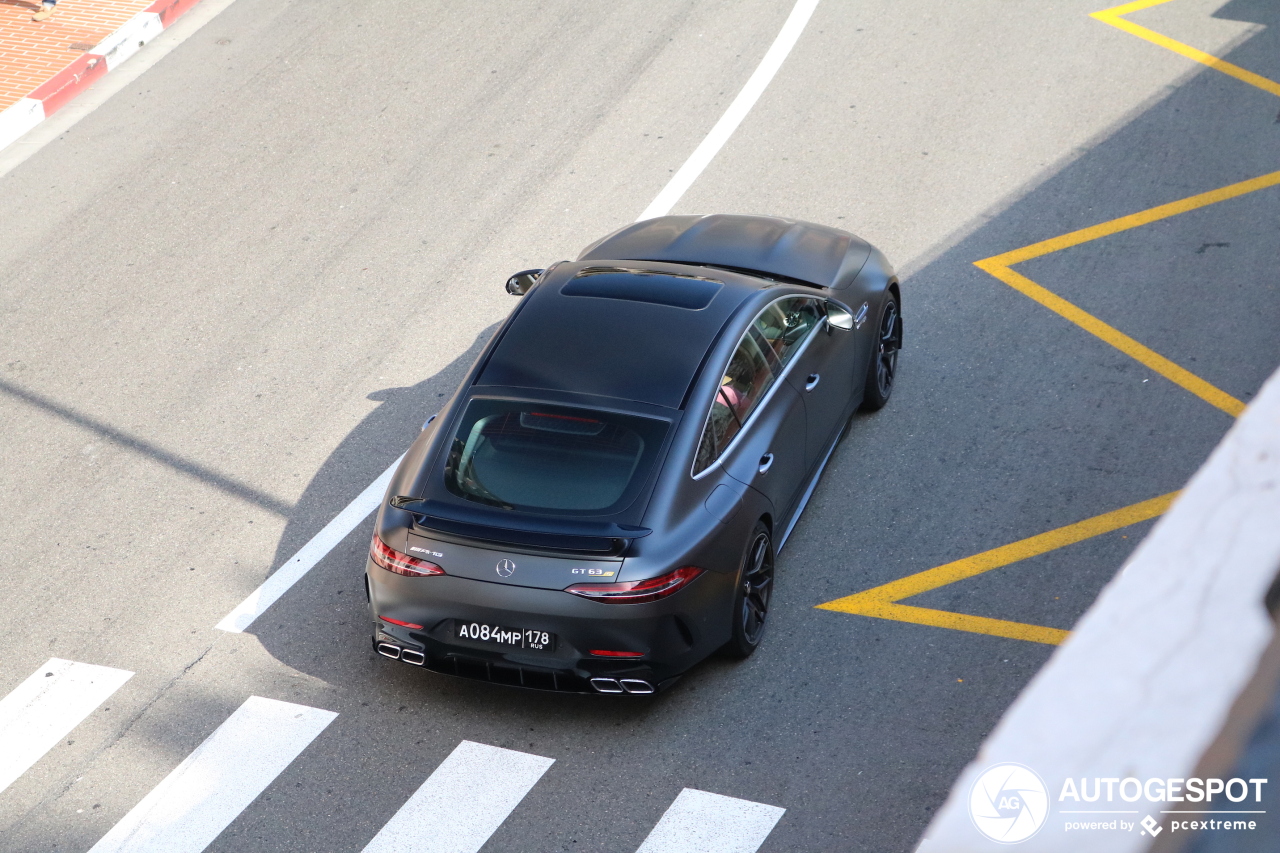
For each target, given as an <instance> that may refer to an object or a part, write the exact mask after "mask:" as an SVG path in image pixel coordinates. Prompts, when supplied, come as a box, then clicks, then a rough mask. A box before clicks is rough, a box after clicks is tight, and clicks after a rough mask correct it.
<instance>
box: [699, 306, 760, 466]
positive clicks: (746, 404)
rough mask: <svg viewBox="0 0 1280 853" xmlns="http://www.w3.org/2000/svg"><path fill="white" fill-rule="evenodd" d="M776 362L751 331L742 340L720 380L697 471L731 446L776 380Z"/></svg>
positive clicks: (705, 430) (700, 449)
mask: <svg viewBox="0 0 1280 853" xmlns="http://www.w3.org/2000/svg"><path fill="white" fill-rule="evenodd" d="M772 362H773V359H772V358H771V357H770V354H768V353H767V352H766V350H765V349H763V348H762V347H761V345H760V342H759V335H758V333H757V332H756V331H755V330H754V329H752V330H749V331H748V332H747V334H746V335H744V336H743V338H742V341H741V342H739V344H738V348H737V349H736V350H735V351H734V353H733V358H731V359H729V366H728V367H727V368H726V369H725V372H724V376H723V377H721V379H720V390H719V391H717V392H716V399H715V402H714V403H712V404H711V414H710V415H709V416H708V418H707V425H706V427H705V428H704V430H703V433H702V443H701V444H699V445H698V455H697V458H696V459H695V461H694V471H695V472H698V471H701V470H703V469H704V468H706V467H707V466H708V465H710V464H711V463H712V462H714V461H715V460H716V459H718V458H719V456H720V454H721V453H723V452H724V449H725V447H727V446H728V445H729V442H731V441H733V437H734V436H735V435H737V434H738V431H739V430H741V429H742V425H743V424H744V423H746V422H747V418H749V417H750V416H751V412H752V410H753V409H755V407H756V404H757V403H759V402H760V400H761V399H762V398H763V397H764V395H765V393H766V392H767V391H768V390H769V386H770V385H772V384H773V381H774V379H775V378H776V377H775V373H774V369H773V366H772Z"/></svg>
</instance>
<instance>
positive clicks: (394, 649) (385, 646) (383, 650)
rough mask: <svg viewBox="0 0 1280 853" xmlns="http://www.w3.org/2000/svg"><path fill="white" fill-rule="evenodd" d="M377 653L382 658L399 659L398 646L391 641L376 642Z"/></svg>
mask: <svg viewBox="0 0 1280 853" xmlns="http://www.w3.org/2000/svg"><path fill="white" fill-rule="evenodd" d="M378 654H380V655H382V656H383V657H384V658H391V659H392V660H400V647H399V646H396V645H392V644H391V643H378Z"/></svg>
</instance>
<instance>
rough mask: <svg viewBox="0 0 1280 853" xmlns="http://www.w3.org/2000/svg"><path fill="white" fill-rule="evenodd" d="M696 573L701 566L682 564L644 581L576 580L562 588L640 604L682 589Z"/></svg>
mask: <svg viewBox="0 0 1280 853" xmlns="http://www.w3.org/2000/svg"><path fill="white" fill-rule="evenodd" d="M700 574H702V569H699V568H697V567H696V566H683V567H682V568H679V569H676V570H675V571H674V572H667V573H666V574H665V575H661V576H660V577H656V578H650V579H649V580H647V581H627V582H625V583H578V584H574V585H573V586H571V587H568V588H567V589H566V590H565V592H569V593H573V594H574V595H580V596H582V597H583V598H589V599H591V600H592V601H600V602H603V603H605V604H644V603H645V602H648V601H657V600H658V599H659V598H666V597H667V596H668V595H671V594H672V593H674V592H678V591H679V590H681V589H684V587H685V586H686V585H687V584H688V583H689V582H690V581H691V580H693V579H694V578H696V577H697V576H698V575H700ZM592 654H594V652H592Z"/></svg>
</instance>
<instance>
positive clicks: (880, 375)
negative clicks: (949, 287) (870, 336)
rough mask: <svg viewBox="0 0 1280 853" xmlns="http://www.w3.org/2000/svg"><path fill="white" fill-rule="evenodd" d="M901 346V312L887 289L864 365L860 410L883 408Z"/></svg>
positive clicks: (889, 392) (891, 384)
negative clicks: (874, 336)
mask: <svg viewBox="0 0 1280 853" xmlns="http://www.w3.org/2000/svg"><path fill="white" fill-rule="evenodd" d="M901 349H902V315H901V314H900V313H899V310H898V298H897V297H896V296H894V295H893V292H892V291H890V292H889V293H888V295H886V297H885V300H884V310H883V311H882V312H881V314H880V330H879V334H878V335H877V337H876V342H875V350H874V351H873V352H872V354H871V363H870V364H869V365H867V379H866V388H865V390H864V392H863V395H862V410H863V411H864V412H875V411H878V410H880V409H883V408H884V405H885V403H888V402H889V397H890V395H892V394H893V379H894V376H895V375H896V374H897V371H898V351H899V350H901Z"/></svg>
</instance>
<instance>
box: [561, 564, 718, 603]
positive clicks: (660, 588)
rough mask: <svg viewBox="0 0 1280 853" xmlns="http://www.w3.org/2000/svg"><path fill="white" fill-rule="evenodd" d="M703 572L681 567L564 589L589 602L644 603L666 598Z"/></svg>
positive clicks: (694, 568) (575, 585)
mask: <svg viewBox="0 0 1280 853" xmlns="http://www.w3.org/2000/svg"><path fill="white" fill-rule="evenodd" d="M700 574H702V569H699V568H697V567H695V566H684V567H683V568H679V569H676V570H675V571H674V572H667V573H666V574H665V575H662V576H661V577H656V578H650V579H649V580H647V581H628V582H626V583H579V584H574V585H573V586H571V587H569V588H568V589H566V590H565V592H571V593H573V594H574V595H580V596H582V597H583V598H589V599H591V600H592V601H601V602H604V603H606V604H644V603H645V602H648V601H657V600H658V599H659V598H666V597H667V596H668V595H671V594H672V593H674V592H678V591H679V590H681V589H683V588H684V587H685V586H686V585H687V584H688V583H689V581H691V580H693V579H694V578H696V577H697V576H698V575H700Z"/></svg>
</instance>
